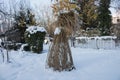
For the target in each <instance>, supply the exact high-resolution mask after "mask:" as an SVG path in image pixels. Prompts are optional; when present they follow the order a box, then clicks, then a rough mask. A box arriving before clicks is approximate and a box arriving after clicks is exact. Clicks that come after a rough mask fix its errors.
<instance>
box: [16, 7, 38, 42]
mask: <svg viewBox="0 0 120 80" xmlns="http://www.w3.org/2000/svg"><path fill="white" fill-rule="evenodd" d="M14 19H15V23H14V29H19V32H20V34H21V35H20V36H19V37H21V38H20V39H21V43H25V38H24V33H25V30H26V28H27V25H28V26H29V25H30V26H31V25H36V21H35V18H34V14H33V13H32V11H31V10H30V9H25V8H23V7H22V8H21V7H20V10H19V11H18V12H17V13H16V14H15V15H14Z"/></svg>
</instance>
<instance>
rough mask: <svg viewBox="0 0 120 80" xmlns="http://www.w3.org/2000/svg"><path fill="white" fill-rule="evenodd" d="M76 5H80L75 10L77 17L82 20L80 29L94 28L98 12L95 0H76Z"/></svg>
mask: <svg viewBox="0 0 120 80" xmlns="http://www.w3.org/2000/svg"><path fill="white" fill-rule="evenodd" d="M77 5H78V6H79V7H80V9H79V10H77V11H78V13H79V19H80V20H81V21H82V23H81V27H82V29H84V30H86V29H87V28H96V27H97V16H98V13H97V6H96V5H95V0H78V2H77Z"/></svg>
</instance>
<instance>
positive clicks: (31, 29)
mask: <svg viewBox="0 0 120 80" xmlns="http://www.w3.org/2000/svg"><path fill="white" fill-rule="evenodd" d="M26 31H28V32H29V33H30V34H34V33H36V32H46V30H45V28H44V27H39V26H30V27H28V28H27V29H26Z"/></svg>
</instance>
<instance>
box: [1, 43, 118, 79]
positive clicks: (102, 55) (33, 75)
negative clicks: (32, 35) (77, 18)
mask: <svg viewBox="0 0 120 80" xmlns="http://www.w3.org/2000/svg"><path fill="white" fill-rule="evenodd" d="M48 48H49V45H44V50H43V53H42V54H33V53H32V52H25V51H20V50H19V51H9V55H10V61H11V63H2V61H1V54H0V80H120V49H117V48H116V49H110V50H105V49H86V48H80V47H76V48H73V47H71V51H72V56H73V61H74V65H75V68H76V69H75V70H72V71H70V72H66V71H63V72H55V71H52V70H51V69H48V68H46V67H45V65H46V60H47V59H46V58H47V53H48Z"/></svg>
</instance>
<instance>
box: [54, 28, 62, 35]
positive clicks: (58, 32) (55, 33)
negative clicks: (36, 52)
mask: <svg viewBox="0 0 120 80" xmlns="http://www.w3.org/2000/svg"><path fill="white" fill-rule="evenodd" d="M60 32H61V29H60V28H59V27H57V28H56V29H55V32H54V35H59V34H60Z"/></svg>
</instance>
